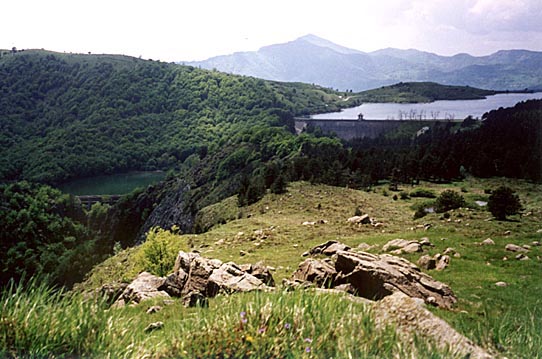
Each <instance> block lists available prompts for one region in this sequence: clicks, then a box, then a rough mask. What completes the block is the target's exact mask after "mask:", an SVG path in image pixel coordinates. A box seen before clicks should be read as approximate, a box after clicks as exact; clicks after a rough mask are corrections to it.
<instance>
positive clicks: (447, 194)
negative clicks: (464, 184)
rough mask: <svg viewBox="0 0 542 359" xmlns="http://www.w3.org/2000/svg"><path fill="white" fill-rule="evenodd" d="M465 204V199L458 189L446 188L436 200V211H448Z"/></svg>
mask: <svg viewBox="0 0 542 359" xmlns="http://www.w3.org/2000/svg"><path fill="white" fill-rule="evenodd" d="M463 206H465V199H464V198H463V196H462V195H461V194H459V193H457V192H456V191H452V190H446V191H444V192H442V193H441V194H440V195H439V196H438V197H437V199H436V201H435V211H436V212H439V213H441V212H447V211H449V210H451V209H456V208H460V207H463Z"/></svg>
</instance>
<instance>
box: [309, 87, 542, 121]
mask: <svg viewBox="0 0 542 359" xmlns="http://www.w3.org/2000/svg"><path fill="white" fill-rule="evenodd" d="M530 99H542V92H537V93H528V94H524V93H521V94H518V93H513V94H499V95H494V96H488V97H487V98H486V99H484V100H456V101H435V102H430V103H367V104H363V105H361V106H358V107H352V108H348V109H344V110H343V111H341V112H332V113H323V114H318V115H313V116H311V117H312V118H314V119H357V118H358V114H359V113H363V116H364V117H365V119H368V120H399V119H403V120H408V119H419V118H420V116H421V117H422V119H433V118H435V119H456V120H462V119H464V118H465V117H467V116H469V115H470V116H473V117H475V118H481V117H482V115H483V114H484V113H486V112H488V111H491V110H495V109H498V108H499V107H512V106H514V105H515V104H516V103H518V102H520V101H525V100H530Z"/></svg>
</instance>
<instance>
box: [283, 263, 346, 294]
mask: <svg viewBox="0 0 542 359" xmlns="http://www.w3.org/2000/svg"><path fill="white" fill-rule="evenodd" d="M330 262H331V261H329V260H317V259H306V260H305V261H303V262H301V263H300V264H299V267H298V268H297V270H296V271H295V272H294V274H293V276H292V279H293V280H294V281H301V282H311V283H314V284H316V285H317V286H318V287H321V288H330V287H331V286H332V285H333V284H334V281H335V277H336V275H337V271H336V270H335V266H334V265H333V263H330Z"/></svg>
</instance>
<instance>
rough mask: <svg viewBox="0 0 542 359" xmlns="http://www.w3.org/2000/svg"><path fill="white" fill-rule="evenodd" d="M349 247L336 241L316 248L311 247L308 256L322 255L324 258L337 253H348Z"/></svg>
mask: <svg viewBox="0 0 542 359" xmlns="http://www.w3.org/2000/svg"><path fill="white" fill-rule="evenodd" d="M349 250H350V247H349V246H347V245H346V244H343V243H340V242H338V241H333V240H331V241H327V242H325V243H322V244H320V245H317V246H316V247H313V248H311V249H310V250H309V254H310V255H316V254H324V255H326V256H332V255H334V254H335V253H337V252H338V251H349Z"/></svg>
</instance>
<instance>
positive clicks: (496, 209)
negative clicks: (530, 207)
mask: <svg viewBox="0 0 542 359" xmlns="http://www.w3.org/2000/svg"><path fill="white" fill-rule="evenodd" d="M487 207H488V209H489V211H490V212H491V214H492V215H493V216H495V218H497V219H498V220H500V221H502V220H505V219H506V216H511V215H514V214H517V213H519V212H520V211H521V209H522V208H521V202H520V201H519V197H518V195H517V194H516V193H515V192H514V191H513V190H512V189H511V188H509V187H506V186H501V187H499V188H497V189H496V190H495V191H493V193H492V194H491V196H489V200H488V202H487Z"/></svg>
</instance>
